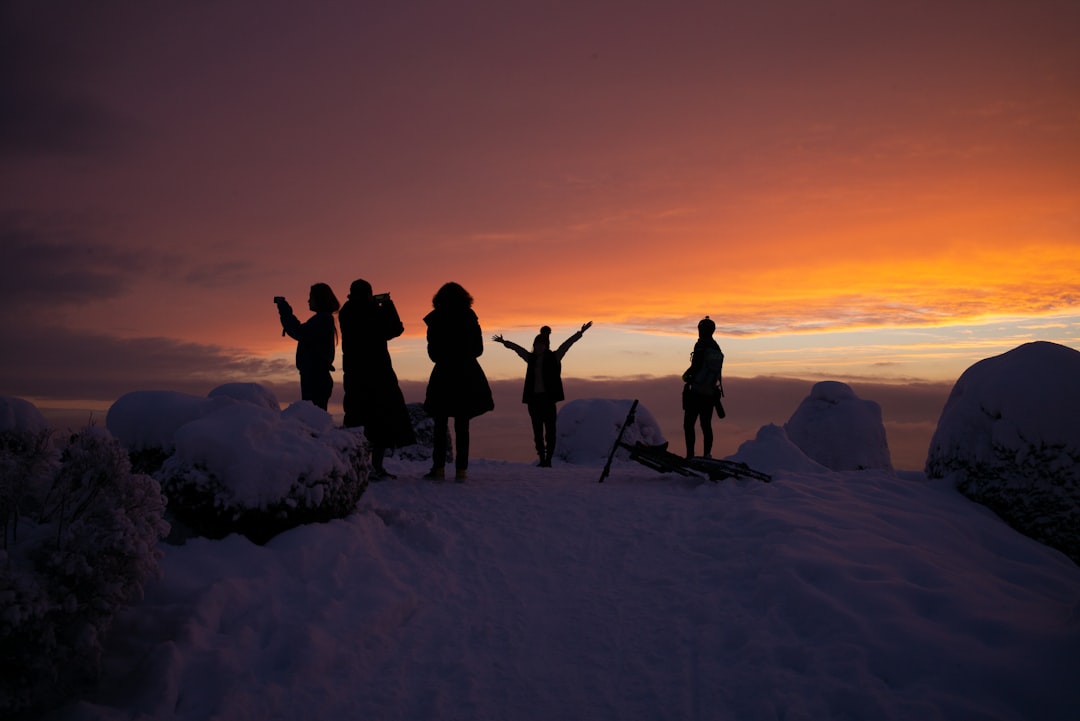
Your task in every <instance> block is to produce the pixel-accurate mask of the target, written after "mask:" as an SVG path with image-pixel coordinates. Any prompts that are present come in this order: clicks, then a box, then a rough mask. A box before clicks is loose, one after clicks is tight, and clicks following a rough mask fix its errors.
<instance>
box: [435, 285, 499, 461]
mask: <svg viewBox="0 0 1080 721" xmlns="http://www.w3.org/2000/svg"><path fill="white" fill-rule="evenodd" d="M431 303H432V306H433V308H432V311H431V312H430V313H428V314H427V315H426V316H424V323H426V324H427V352H428V357H429V358H430V359H431V361H432V362H433V363H434V364H435V367H434V368H432V369H431V377H430V378H429V379H428V385H427V394H426V397H425V398H424V410H425V411H427V414H428V415H429V416H431V417H432V419H433V420H434V421H435V428H434V431H435V443H434V449H433V454H432V465H431V471H429V472H428V474H427V476H425V477H426V478H428V479H431V480H441V479H442V478H443V477H444V472H445V471H444V468H445V466H446V443H447V441H446V437H447V430H448V427H449V419H450V418H451V417H452V418H453V419H454V446H455V454H454V464H455V467H456V471H457V473H456V475H455V479H456V480H457V481H458V482H463V481H464V480H465V477H466V471H467V469H468V467H469V421H470V420H471V419H473V418H476V417H477V416H479V415H482V414H484V413H487V412H488V411H491V410H494V408H495V401H494V400H493V399H492V397H491V387H490V386H489V385H488V381H487V376H486V375H484V369H483V368H481V367H480V362H479V361H478V360H477V358H479V357H480V356H481V355H482V354H483V353H484V337H483V333H482V332H481V330H480V320H479V319H478V318H477V316H476V312H475V311H473V309H472V304H473V298H472V296H471V295H469V293H468V291H466V290H465V289H464V288H463V287H461V286H460V285H459V284H457V283H453V282H450V283H446V284H445V285H443V286H442V287H441V288H439V290H438V292H436V293H435V297H434V298H432V301H431Z"/></svg>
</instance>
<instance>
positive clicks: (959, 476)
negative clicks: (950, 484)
mask: <svg viewBox="0 0 1080 721" xmlns="http://www.w3.org/2000/svg"><path fill="white" fill-rule="evenodd" d="M1078 414H1080V352H1078V351H1076V350H1073V349H1072V348H1068V347H1066V346H1062V345H1058V344H1055V343H1047V342H1042V341H1040V342H1035V343H1026V344H1024V345H1022V346H1019V347H1017V348H1014V349H1013V350H1011V351H1009V352H1007V353H1004V354H1002V355H999V356H994V357H992V358H986V359H984V360H981V361H979V362H978V363H976V364H975V365H973V366H971V367H970V368H968V369H967V370H966V371H964V373H963V374H962V375H961V376H960V378H959V380H957V382H956V385H955V386H953V389H952V393H951V394H950V395H949V399H948V400H947V401H946V403H945V408H944V409H943V410H942V412H941V418H940V419H939V420H938V426H937V430H936V431H935V432H934V436H933V438H932V439H931V442H930V450H929V453H928V455H927V458H926V474H927V476H928V477H931V478H952V479H953V481H954V482H955V484H956V487H957V489H959V490H960V492H961V493H963V494H964V495H966V496H968V497H969V498H971V499H972V500H974V501H976V502H978V503H981V504H983V505H985V506H987V507H988V508H990V509H991V510H993V511H994V512H995V513H997V514H998V515H999V516H1000V517H1001V518H1002V519H1003V520H1004V521H1005V522H1006V523H1008V524H1009V525H1010V526H1012V527H1013V528H1015V529H1016V530H1018V531H1020V532H1021V533H1023V534H1025V535H1027V536H1030V537H1032V538H1034V539H1035V540H1037V541H1039V542H1041V543H1045V544H1046V545H1048V546H1052V547H1054V548H1057V549H1058V550H1060V551H1062V552H1063V553H1065V554H1066V555H1068V556H1069V557H1070V558H1072V559H1073V560H1074V561H1076V562H1077V563H1080V420H1078V418H1077V416H1078Z"/></svg>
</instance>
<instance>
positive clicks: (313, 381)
mask: <svg viewBox="0 0 1080 721" xmlns="http://www.w3.org/2000/svg"><path fill="white" fill-rule="evenodd" d="M274 302H275V303H277V308H278V314H279V315H280V316H281V328H282V335H285V334H286V333H287V334H288V335H289V337H290V338H294V339H296V369H297V370H298V371H300V398H301V400H305V401H311V402H312V403H314V404H315V405H317V406H318V407H319V408H322V409H323V410H324V411H325V410H326V406H327V405H328V404H329V403H330V394H331V393H333V391H334V379H333V377H332V376H331V375H330V372H331V371H332V370H334V353H335V352H336V348H337V326H336V325H335V324H334V313H335V312H337V309H338V308H340V307H341V304H340V303H338V299H337V297H336V296H335V295H334V291H332V290H331V289H330V286H328V285H327V284H326V283H316V284H315V285H313V286H311V293H310V294H309V295H308V309H310V310H311V312H313V313H314V314H315V315H313V316H311V317H310V318H308V319H307V320H306V321H304V322H303V323H301V322H300V321H299V320H297V318H296V316H295V315H293V310H292V306H290V305H289V303H288V301H286V300H285V299H284V298H282V297H280V296H279V297H277V298H274Z"/></svg>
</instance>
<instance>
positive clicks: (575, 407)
mask: <svg viewBox="0 0 1080 721" xmlns="http://www.w3.org/2000/svg"><path fill="white" fill-rule="evenodd" d="M632 403H633V401H629V400H611V399H607V398H580V399H576V400H572V401H569V402H568V403H566V404H564V405H563V406H562V408H560V409H559V419H558V424H557V432H556V443H555V457H556V458H560V459H562V460H563V461H564V462H565V463H581V464H589V463H604V462H605V461H607V458H608V454H609V453H611V447H612V446H613V445H614V444H615V436H616V435H618V433H619V428H620V427H622V424H623V423H624V422H625V421H626V414H627V413H629V412H630V405H631V404H632ZM622 440H623V442H625V443H630V444H633V443H636V442H637V441H641V442H642V443H647V444H649V445H659V444H661V443H664V442H665V440H664V434H663V432H662V431H661V430H660V424H659V423H657V422H656V418H655V417H654V416H653V414H652V413H651V412H650V411H649V409H648V408H646V407H645V406H643V405H641V404H640V403H639V404H638V407H637V410H636V411H634V422H633V423H631V424H630V425H629V426H627V428H626V431H625V432H624V433H623V437H622ZM616 457H617V458H622V459H628V458H629V457H630V452H629V451H627V450H625V449H619V452H618V454H617V455H616Z"/></svg>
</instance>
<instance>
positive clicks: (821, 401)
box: [784, 381, 893, 472]
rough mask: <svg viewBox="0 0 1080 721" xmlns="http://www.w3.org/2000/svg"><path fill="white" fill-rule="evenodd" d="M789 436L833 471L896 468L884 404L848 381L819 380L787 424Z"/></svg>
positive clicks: (786, 430) (813, 457)
mask: <svg viewBox="0 0 1080 721" xmlns="http://www.w3.org/2000/svg"><path fill="white" fill-rule="evenodd" d="M784 432H785V433H787V437H788V438H789V439H790V440H791V442H792V443H794V444H795V445H796V446H798V447H799V448H800V449H801V450H802V452H803V453H805V454H806V455H807V457H809V458H811V459H812V460H814V461H816V462H818V463H820V464H821V465H823V466H825V467H826V468H829V469H830V470H833V471H865V470H884V471H889V472H892V471H893V467H892V459H891V457H890V454H889V442H888V440H887V439H886V436H885V424H884V422H882V420H881V406H880V405H878V404H877V403H875V402H874V401H865V400H862V399H861V398H859V397H858V396H857V395H855V391H853V390H852V389H851V387H850V386H848V385H847V384H846V383H840V382H838V381H822V382H821V383H815V384H814V387H813V388H811V389H810V395H809V396H807V397H806V398H805V399H804V400H803V402H802V403H801V404H799V407H798V408H796V409H795V413H793V414H792V416H791V418H790V419H789V420H788V422H787V423H785V424H784Z"/></svg>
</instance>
